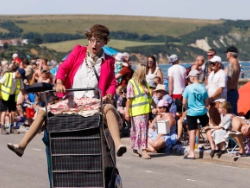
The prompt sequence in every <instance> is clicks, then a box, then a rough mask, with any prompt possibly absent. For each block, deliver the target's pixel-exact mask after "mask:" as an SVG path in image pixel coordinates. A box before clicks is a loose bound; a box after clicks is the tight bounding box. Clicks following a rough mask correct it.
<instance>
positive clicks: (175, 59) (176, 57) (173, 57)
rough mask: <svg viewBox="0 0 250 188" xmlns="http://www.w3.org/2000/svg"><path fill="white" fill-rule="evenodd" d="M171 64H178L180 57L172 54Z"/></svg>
mask: <svg viewBox="0 0 250 188" xmlns="http://www.w3.org/2000/svg"><path fill="white" fill-rule="evenodd" d="M169 60H170V61H169V63H174V62H176V61H177V60H179V58H178V56H177V55H176V54H172V55H171V56H170V57H169Z"/></svg>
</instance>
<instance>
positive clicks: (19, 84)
mask: <svg viewBox="0 0 250 188" xmlns="http://www.w3.org/2000/svg"><path fill="white" fill-rule="evenodd" d="M24 78H25V70H24V69H21V68H19V69H17V70H14V71H13V72H5V73H4V75H3V76H2V77H1V79H0V85H1V87H0V88H1V90H0V93H1V99H0V111H1V112H2V113H1V133H2V134H8V132H7V131H6V128H5V126H4V117H5V114H6V112H7V111H9V112H11V125H10V127H11V129H10V132H11V133H14V134H19V132H18V131H17V130H16V129H15V128H14V127H13V126H14V117H15V111H16V102H17V96H18V94H19V92H20V91H22V92H23V89H24V85H23V79H24Z"/></svg>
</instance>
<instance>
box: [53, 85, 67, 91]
mask: <svg viewBox="0 0 250 188" xmlns="http://www.w3.org/2000/svg"><path fill="white" fill-rule="evenodd" d="M55 90H56V92H57V93H65V92H66V89H65V86H64V85H63V84H62V83H59V84H56V85H55Z"/></svg>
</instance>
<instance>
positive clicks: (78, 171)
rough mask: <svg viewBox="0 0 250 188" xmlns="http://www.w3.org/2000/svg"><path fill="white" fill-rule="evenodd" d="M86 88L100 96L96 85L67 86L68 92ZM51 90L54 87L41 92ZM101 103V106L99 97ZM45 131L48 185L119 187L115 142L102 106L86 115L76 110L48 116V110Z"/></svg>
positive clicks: (55, 187)
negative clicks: (74, 87) (71, 112)
mask: <svg viewBox="0 0 250 188" xmlns="http://www.w3.org/2000/svg"><path fill="white" fill-rule="evenodd" d="M89 90H95V91H98V92H99V96H101V92H100V90H99V89H95V88H88V89H68V90H67V92H76V91H89ZM51 92H55V91H54V90H49V91H45V92H44V93H45V94H46V93H51ZM46 103H47V102H46ZM100 103H101V106H102V98H101V97H100ZM46 107H47V104H46ZM101 109H102V108H101ZM46 111H47V108H46ZM46 131H47V135H48V143H49V145H48V148H47V150H48V153H49V161H50V162H49V163H48V164H49V169H48V171H49V175H50V176H51V178H50V179H51V182H50V183H51V187H53V188H59V187H60V188H64V187H85V188H87V187H88V188H90V187H95V188H101V187H102V188H104V187H105V188H116V187H117V188H118V187H122V181H121V177H120V175H119V172H118V169H117V168H116V153H115V146H114V142H113V139H112V137H111V135H110V132H109V130H108V128H107V126H106V123H105V122H104V120H103V115H102V110H100V112H99V113H96V114H94V115H93V116H89V117H83V116H81V115H76V114H60V115H52V116H51V115H50V114H49V112H48V111H47V116H46Z"/></svg>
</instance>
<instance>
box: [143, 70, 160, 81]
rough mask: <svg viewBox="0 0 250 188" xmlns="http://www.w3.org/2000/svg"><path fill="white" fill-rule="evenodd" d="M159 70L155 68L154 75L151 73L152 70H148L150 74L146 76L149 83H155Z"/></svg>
mask: <svg viewBox="0 0 250 188" xmlns="http://www.w3.org/2000/svg"><path fill="white" fill-rule="evenodd" d="M158 70H159V67H156V68H155V71H154V72H153V73H151V71H150V70H148V74H147V75H146V80H147V82H148V83H149V82H150V81H154V78H155V77H156V75H157V71H158Z"/></svg>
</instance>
